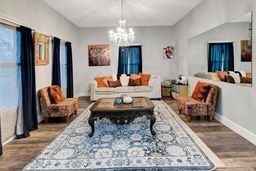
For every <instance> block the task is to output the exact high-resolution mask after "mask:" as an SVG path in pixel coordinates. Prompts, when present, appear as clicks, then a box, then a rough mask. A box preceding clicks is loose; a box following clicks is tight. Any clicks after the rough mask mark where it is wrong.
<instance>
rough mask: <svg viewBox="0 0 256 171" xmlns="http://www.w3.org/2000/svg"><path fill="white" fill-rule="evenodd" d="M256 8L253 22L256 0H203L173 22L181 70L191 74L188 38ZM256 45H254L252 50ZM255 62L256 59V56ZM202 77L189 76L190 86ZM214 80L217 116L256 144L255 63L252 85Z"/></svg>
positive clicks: (254, 16) (255, 18) (255, 16)
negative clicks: (238, 84)
mask: <svg viewBox="0 0 256 171" xmlns="http://www.w3.org/2000/svg"><path fill="white" fill-rule="evenodd" d="M249 11H253V23H255V22H256V15H255V14H256V1H254V0H204V1H202V3H201V4H199V5H198V6H197V7H196V8H194V9H193V10H192V11H191V12H190V13H189V14H187V15H186V16H185V17H184V18H183V19H182V20H181V21H180V22H179V23H177V24H176V25H175V26H174V34H175V35H176V40H177V48H178V52H177V53H178V54H177V58H179V59H180V61H179V70H180V72H183V73H186V74H188V56H189V54H188V52H189V50H188V39H189V38H191V37H194V36H195V35H198V34H200V33H203V32H206V31H208V30H210V29H212V28H215V27H216V26H218V25H221V24H223V23H225V22H227V21H230V20H231V19H234V18H237V17H238V16H240V15H242V14H245V13H247V12H249ZM255 26H256V25H255V24H253V44H255V43H256V42H255V35H256V34H255V33H256V32H255V28H256V27H255ZM255 52H256V49H255V46H253V54H255ZM252 60H253V66H256V65H255V63H256V59H255V56H253V59H252ZM197 80H199V79H198V78H195V77H189V83H190V86H191V88H190V89H193V86H194V85H195V82H196V81H197ZM205 81H208V82H212V83H214V84H216V85H218V86H219V87H220V89H221V90H220V94H219V98H218V105H217V113H218V114H219V115H217V117H216V118H217V119H218V120H220V121H221V122H223V123H224V124H226V125H227V126H229V127H230V128H232V129H233V130H235V131H237V132H238V133H240V134H241V135H243V136H244V137H246V138H247V139H248V140H250V141H252V142H253V143H255V144H256V126H255V120H256V114H255V111H256V105H255V104H254V101H255V100H256V96H255V95H256V93H255V92H256V87H255V83H256V67H253V87H242V86H237V85H233V84H228V83H223V82H215V81H210V80H205Z"/></svg>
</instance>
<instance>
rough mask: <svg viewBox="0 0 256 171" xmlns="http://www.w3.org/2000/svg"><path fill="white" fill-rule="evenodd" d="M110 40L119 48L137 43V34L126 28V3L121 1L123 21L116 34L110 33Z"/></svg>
mask: <svg viewBox="0 0 256 171" xmlns="http://www.w3.org/2000/svg"><path fill="white" fill-rule="evenodd" d="M108 37H109V40H110V41H111V42H112V43H114V44H116V45H118V46H128V45H129V44H131V43H132V42H134V41H135V33H134V31H133V29H132V28H129V29H127V28H126V20H124V2H123V0H121V19H120V20H119V26H118V27H117V28H116V32H114V31H113V30H110V31H109V36H108Z"/></svg>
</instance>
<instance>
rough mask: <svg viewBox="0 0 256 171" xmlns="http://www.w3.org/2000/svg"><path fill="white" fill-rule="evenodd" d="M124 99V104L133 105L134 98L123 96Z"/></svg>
mask: <svg viewBox="0 0 256 171" xmlns="http://www.w3.org/2000/svg"><path fill="white" fill-rule="evenodd" d="M122 98H123V103H126V104H128V103H132V97H130V96H128V95H123V96H122Z"/></svg>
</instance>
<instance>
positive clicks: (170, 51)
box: [163, 46, 174, 59]
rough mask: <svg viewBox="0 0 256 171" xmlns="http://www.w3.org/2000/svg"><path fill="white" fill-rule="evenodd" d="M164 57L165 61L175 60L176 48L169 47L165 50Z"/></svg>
mask: <svg viewBox="0 0 256 171" xmlns="http://www.w3.org/2000/svg"><path fill="white" fill-rule="evenodd" d="M163 53H164V54H163V56H164V59H173V58H174V47H173V46H167V47H166V48H164V49H163Z"/></svg>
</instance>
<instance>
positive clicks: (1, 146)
mask: <svg viewBox="0 0 256 171" xmlns="http://www.w3.org/2000/svg"><path fill="white" fill-rule="evenodd" d="M1 137H2V134H1V116H0V156H1V155H2V154H3V145H2V138H1Z"/></svg>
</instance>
